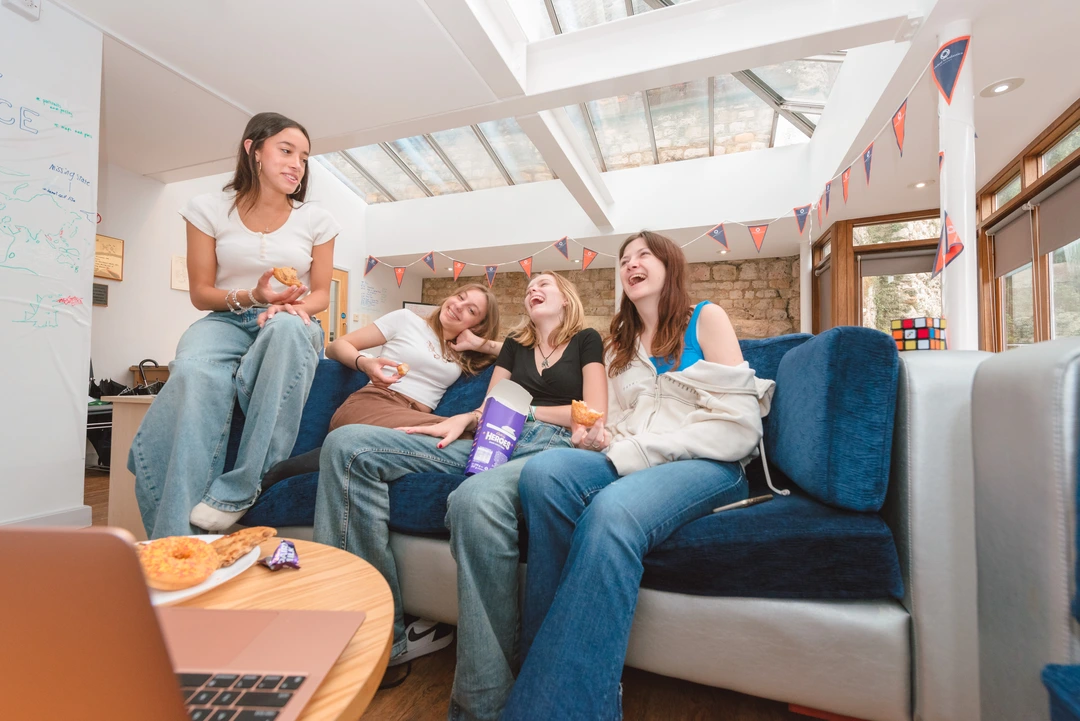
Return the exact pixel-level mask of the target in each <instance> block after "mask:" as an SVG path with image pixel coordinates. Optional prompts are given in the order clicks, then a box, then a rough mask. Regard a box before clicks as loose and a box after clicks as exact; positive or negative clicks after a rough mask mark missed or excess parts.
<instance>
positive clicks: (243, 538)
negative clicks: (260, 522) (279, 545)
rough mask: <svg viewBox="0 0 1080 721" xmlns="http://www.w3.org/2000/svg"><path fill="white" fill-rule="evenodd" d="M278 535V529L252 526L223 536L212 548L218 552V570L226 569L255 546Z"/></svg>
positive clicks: (214, 542)
mask: <svg viewBox="0 0 1080 721" xmlns="http://www.w3.org/2000/svg"><path fill="white" fill-rule="evenodd" d="M276 535H277V529H276V528H270V527H269V526H252V527H251V528H244V529H241V530H239V531H237V532H236V533H230V534H229V535H227V536H222V537H221V538H219V539H217V540H216V541H212V542H211V543H210V547H211V548H213V549H214V551H216V552H217V555H218V559H219V564H220V565H219V566H218V568H225V567H226V566H231V565H233V564H234V563H236V562H237V561H238V560H240V559H241V558H243V557H244V556H245V555H246V554H247V552H248V551H250V550H251V549H253V548H255V546H258V545H259V544H260V543H262V542H263V541H265V540H266V539H268V538H273V537H274V536H276Z"/></svg>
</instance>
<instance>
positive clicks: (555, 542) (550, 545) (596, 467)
mask: <svg viewBox="0 0 1080 721" xmlns="http://www.w3.org/2000/svg"><path fill="white" fill-rule="evenodd" d="M520 493H521V506H522V512H523V515H524V517H525V524H526V526H527V527H528V529H529V565H528V571H527V575H526V582H525V607H524V610H523V612H522V628H521V636H522V638H521V641H522V643H521V652H522V657H523V659H524V661H523V663H522V667H521V673H520V674H519V675H518V679H517V683H515V684H514V689H513V691H512V692H511V694H510V698H509V699H508V701H507V704H506V709H505V712H504V713H503V716H502V718H503V719H505V720H507V721H514V720H516V719H529V720H537V721H539V720H543V719H557V720H558V721H564V720H565V721H574V720H576V719H582V720H583V721H585V720H587V721H598V720H608V719H620V718H622V698H621V693H620V687H619V679H620V678H621V677H622V669H623V663H624V662H625V660H626V645H627V643H628V642H629V639H630V625H631V623H632V621H633V620H634V611H635V609H636V608H637V597H638V587H639V586H640V584H641V576H642V573H643V565H642V559H644V557H645V555H646V554H647V553H648V552H649V551H650V550H652V549H653V548H656V546H658V545H659V544H661V543H663V542H664V541H665V540H667V538H668V537H669V536H671V534H672V533H674V532H675V531H676V530H677V529H678V528H679V527H681V526H683V525H684V524H686V523H689V522H690V521H693V520H696V519H698V518H701V517H703V516H706V515H708V514H709V513H710V512H711V511H712V509H713V508H716V507H717V506H722V505H724V504H727V503H732V502H734V501H737V500H741V499H743V498H746V493H747V483H746V476H745V475H743V471H742V468H741V467H740V466H739V464H738V463H718V462H716V461H706V460H692V461H675V462H672V463H665V464H664V465H662V466H655V467H653V468H648V469H645V470H643V471H638V472H637V473H631V474H630V475H628V476H624V477H621V478H620V477H619V475H618V473H617V472H616V470H615V467H614V466H613V465H612V464H611V463H610V462H609V461H608V460H607V458H606V457H605V456H604V455H602V454H600V453H595V452H593V451H585V450H578V449H569V450H556V451H552V452H551V453H545V454H544V455H542V456H538V457H536V458H533V459H530V460H529V462H528V463H526V464H525V468H524V469H523V470H522V472H521V483H520ZM703 572H705V571H703Z"/></svg>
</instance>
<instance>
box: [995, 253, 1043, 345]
mask: <svg viewBox="0 0 1080 721" xmlns="http://www.w3.org/2000/svg"><path fill="white" fill-rule="evenodd" d="M1001 282H1002V283H1003V284H1004V289H1003V292H1002V299H1003V303H1002V305H1003V306H1004V308H1003V311H1004V316H1005V348H1006V350H1008V349H1009V348H1018V347H1020V346H1022V345H1029V344H1031V343H1034V342H1035V309H1034V297H1033V295H1032V290H1031V263H1028V264H1027V265H1025V266H1024V267H1023V268H1019V269H1017V270H1014V271H1013V272H1012V273H1009V274H1008V275H1006V276H1005V277H1004V278H1002V279H1001Z"/></svg>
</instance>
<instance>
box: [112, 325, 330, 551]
mask: <svg viewBox="0 0 1080 721" xmlns="http://www.w3.org/2000/svg"><path fill="white" fill-rule="evenodd" d="M259 312H261V311H259V310H258V309H252V310H249V311H246V312H244V313H243V314H242V315H236V314H234V313H232V312H229V311H225V312H216V313H211V314H209V315H207V316H206V317H204V318H200V319H199V320H197V321H195V322H194V323H193V324H192V325H191V327H189V328H188V329H187V330H186V331H185V332H184V335H183V336H182V337H181V338H180V343H179V345H177V348H176V359H175V360H174V361H173V362H172V363H170V364H169V382H168V383H166V384H165V387H164V388H162V389H161V393H159V394H158V396H157V398H155V399H154V402H153V403H152V404H151V406H150V408H149V410H148V411H147V413H146V417H145V418H143V422H142V424H141V425H140V426H139V430H138V432H137V433H136V434H135V438H134V440H132V442H131V452H130V453H129V455H128V469H129V470H130V471H131V472H132V473H133V474H135V496H136V498H137V500H138V502H139V511H140V512H141V513H142V520H143V526H144V527H145V528H146V533H147V535H148V536H149V537H150V538H161V537H163V536H174V535H186V534H190V533H199V532H200V531H199V530H198V529H195V528H193V527H192V526H191V523H190V522H189V520H188V517H189V516H190V514H191V509H192V508H194V507H195V506H196V505H197V504H198V503H199V502H200V501H201V502H203V503H206V504H207V505H209V506H213V507H214V508H217V509H219V510H222V511H242V510H244V509H246V508H249V507H251V505H252V504H253V503H255V499H256V497H258V494H259V484H260V482H261V480H262V477H263V474H264V473H266V471H267V470H269V468H270V466H272V465H273V464H275V463H277V462H278V461H280V460H283V459H284V458H286V457H287V456H288V455H289V453H291V452H292V448H293V444H294V443H295V442H296V436H297V433H298V432H299V430H300V415H301V413H302V412H303V409H304V403H305V402H306V401H307V396H308V392H309V391H310V390H311V381H312V380H313V379H314V377H315V368H316V367H317V366H318V363H319V356H318V351H319V350H320V349H321V348H322V328H321V327H320V326H319V324H318V323H316V322H314V321H312V323H311V325H304V322H303V321H302V320H301V319H300V318H299V317H297V316H294V315H290V314H289V313H278V314H277V315H275V316H274V317H273V318H271V319H270V320H269V321H268V322H267V323H266V325H265V327H263V328H262V329H260V328H259V326H258V323H257V322H256V319H257V318H258V314H259ZM237 400H239V402H240V408H241V409H242V410H243V411H244V416H245V418H246V420H245V422H244V432H243V435H242V436H241V439H240V448H239V452H238V453H237V456H236V464H235V465H234V466H233V468H232V470H230V471H229V472H228V473H223V471H224V470H225V451H226V447H227V445H228V441H229V429H230V426H231V424H232V414H233V407H234V404H235V401H237Z"/></svg>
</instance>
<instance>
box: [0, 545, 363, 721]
mask: <svg viewBox="0 0 1080 721" xmlns="http://www.w3.org/2000/svg"><path fill="white" fill-rule="evenodd" d="M133 542H134V539H133V538H132V537H131V536H130V534H128V533H127V532H126V531H123V530H120V529H114V528H93V529H59V528H16V527H8V528H0V577H2V578H3V590H2V591H0V619H2V620H0V628H2V629H3V630H2V632H0V633H2V637H3V642H2V643H3V652H2V653H0V690H2V693H0V719H12V720H13V721H14V720H15V719H17V720H18V721H59V720H60V719H79V721H99V720H100V721H105V720H106V719H109V721H191V720H194V721H293V720H294V719H296V718H297V717H298V716H299V715H300V713H301V712H302V711H303V708H304V706H305V704H307V702H308V701H309V700H310V699H311V697H312V695H313V694H314V693H315V690H316V689H317V688H318V687H319V684H320V683H321V682H322V681H323V679H324V678H325V677H326V675H327V673H329V671H330V669H331V668H332V667H333V665H334V663H335V662H336V660H337V658H338V656H340V655H341V652H342V651H343V650H344V649H345V647H346V646H347V645H348V643H349V641H350V640H351V639H352V637H353V635H354V634H355V633H356V630H357V629H358V628H359V627H360V624H361V623H363V621H364V613H362V612H344V611H277V610H273V611H268V610H229V611H226V610H207V609H196V608H158V609H156V612H155V609H154V608H153V607H152V606H151V605H150V596H149V593H148V591H147V587H146V583H145V581H144V580H143V575H142V569H141V568H140V567H139V561H138V559H137V557H136V555H135V550H134V548H133V545H132V544H133ZM301 572H302V571H301Z"/></svg>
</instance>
